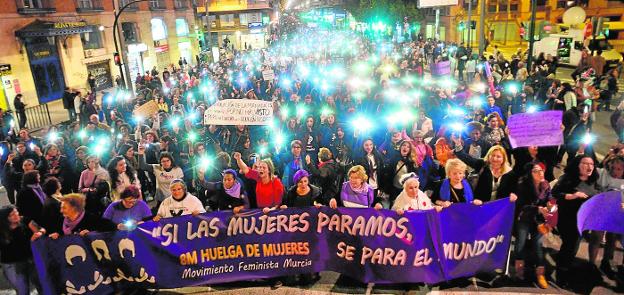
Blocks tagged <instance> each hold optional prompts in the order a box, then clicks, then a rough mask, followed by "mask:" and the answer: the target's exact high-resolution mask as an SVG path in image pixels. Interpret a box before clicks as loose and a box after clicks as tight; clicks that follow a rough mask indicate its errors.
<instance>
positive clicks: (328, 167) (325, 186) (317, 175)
mask: <svg viewBox="0 0 624 295" xmlns="http://www.w3.org/2000/svg"><path fill="white" fill-rule="evenodd" d="M308 170H310V173H311V174H312V177H311V180H312V183H313V184H315V185H317V186H319V187H320V188H321V190H322V191H323V194H322V197H321V202H320V203H321V204H323V205H329V200H331V199H332V198H338V197H339V195H338V192H339V191H340V177H339V172H338V171H339V170H338V166H337V164H336V162H334V160H329V161H328V162H326V163H325V164H323V166H322V167H320V168H319V167H317V165H314V164H312V165H309V166H308Z"/></svg>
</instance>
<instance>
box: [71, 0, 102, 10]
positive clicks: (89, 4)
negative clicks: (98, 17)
mask: <svg viewBox="0 0 624 295" xmlns="http://www.w3.org/2000/svg"><path fill="white" fill-rule="evenodd" d="M75 1H76V11H77V12H93V11H104V6H103V5H102V0H75Z"/></svg>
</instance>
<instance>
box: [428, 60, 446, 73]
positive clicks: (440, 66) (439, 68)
mask: <svg viewBox="0 0 624 295" xmlns="http://www.w3.org/2000/svg"><path fill="white" fill-rule="evenodd" d="M450 74H451V62H450V61H448V60H447V61H439V62H436V63H433V64H432V65H431V75H437V76H442V75H450Z"/></svg>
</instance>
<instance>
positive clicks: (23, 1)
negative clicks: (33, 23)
mask: <svg viewBox="0 0 624 295" xmlns="http://www.w3.org/2000/svg"><path fill="white" fill-rule="evenodd" d="M15 3H16V4H17V13H19V14H46V13H54V12H56V7H55V6H54V0H15Z"/></svg>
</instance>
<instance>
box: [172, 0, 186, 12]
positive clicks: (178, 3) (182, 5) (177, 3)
mask: <svg viewBox="0 0 624 295" xmlns="http://www.w3.org/2000/svg"><path fill="white" fill-rule="evenodd" d="M188 8H189V3H188V0H174V1H173V9H175V10H187V9H188Z"/></svg>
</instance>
